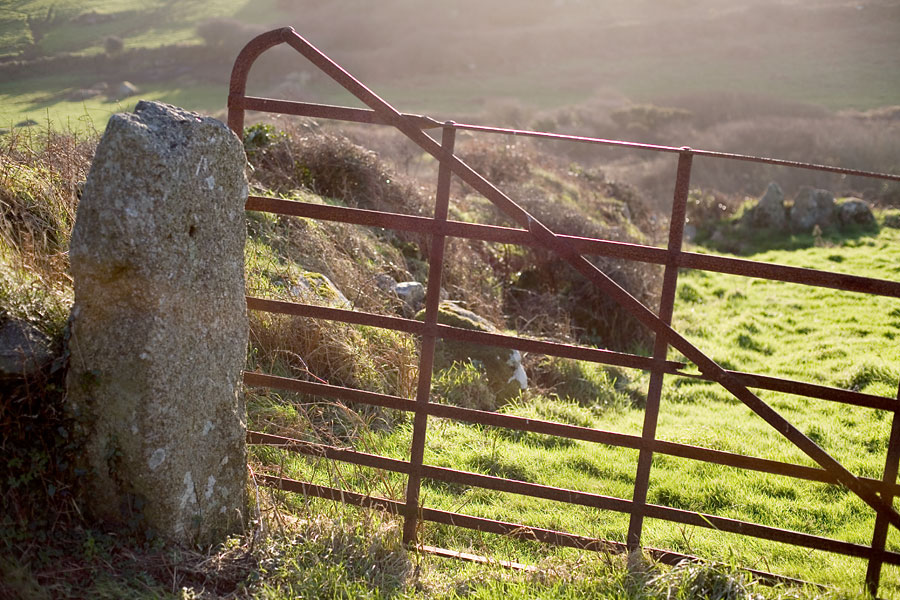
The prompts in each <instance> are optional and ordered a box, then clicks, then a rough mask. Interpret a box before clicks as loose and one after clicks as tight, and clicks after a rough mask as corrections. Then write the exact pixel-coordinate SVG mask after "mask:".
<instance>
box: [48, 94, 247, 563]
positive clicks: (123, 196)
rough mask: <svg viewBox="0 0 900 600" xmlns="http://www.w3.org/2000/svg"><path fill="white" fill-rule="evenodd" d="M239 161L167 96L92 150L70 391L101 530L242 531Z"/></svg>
mask: <svg viewBox="0 0 900 600" xmlns="http://www.w3.org/2000/svg"><path fill="white" fill-rule="evenodd" d="M245 165H246V157H245V155H244V152H243V145H242V143H241V140H240V139H239V138H238V137H237V136H236V135H235V134H234V133H232V132H231V130H229V129H228V128H227V127H226V126H225V125H224V124H222V123H221V122H219V121H217V120H215V119H212V118H209V117H202V116H200V115H198V114H196V113H191V112H188V111H185V110H182V109H179V108H176V107H173V106H169V105H166V104H161V103H158V102H140V103H138V105H137V107H136V108H135V112H134V113H133V114H118V115H114V116H113V117H112V118H111V119H110V121H109V124H108V125H107V128H106V132H105V133H104V135H103V138H102V139H101V140H100V143H99V145H98V146H97V151H96V155H95V157H94V161H93V164H92V165H91V170H90V173H89V175H88V178H87V182H86V184H85V187H84V193H83V195H82V198H81V202H80V203H79V205H78V210H77V214H76V220H75V226H74V230H73V232H72V241H71V248H70V252H69V257H70V261H71V273H72V277H73V281H74V289H75V303H74V306H73V309H72V315H71V335H70V343H69V346H70V353H71V356H70V363H69V364H70V370H69V372H68V375H67V381H66V386H67V395H68V409H69V411H70V412H71V416H72V417H73V418H74V419H75V420H76V422H77V424H78V427H77V430H76V432H75V433H76V435H77V436H78V438H79V439H80V440H81V442H82V444H83V450H82V452H81V459H80V460H81V465H80V468H81V469H83V470H84V471H85V473H86V474H85V476H84V482H83V483H84V489H83V490H82V493H83V494H84V499H85V508H86V509H87V512H88V514H89V515H90V516H91V517H92V518H93V519H95V520H98V521H101V522H104V523H107V524H108V525H111V526H114V527H120V528H125V527H128V528H133V527H135V525H137V526H138V527H139V528H140V529H141V530H143V531H145V532H146V533H147V534H148V535H149V534H150V533H151V532H152V533H153V534H155V535H160V536H162V537H164V538H167V539H170V540H172V541H175V542H179V543H183V544H190V545H201V546H207V545H210V544H216V543H219V542H221V541H223V540H224V539H225V538H226V537H227V535H229V534H231V533H233V532H235V531H238V530H240V529H241V528H242V526H243V523H245V522H246V514H245V513H246V508H247V498H246V485H247V475H246V474H247V462H246V444H245V436H246V416H245V409H244V404H243V398H242V396H241V393H240V385H241V370H242V368H243V367H244V364H245V360H246V350H247V342H248V323H247V311H246V301H245V297H244V244H245V241H246V224H245V213H244V203H245V201H246V198H247V179H246V176H245V172H244V168H245Z"/></svg>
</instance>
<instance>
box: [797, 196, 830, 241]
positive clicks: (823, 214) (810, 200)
mask: <svg viewBox="0 0 900 600" xmlns="http://www.w3.org/2000/svg"><path fill="white" fill-rule="evenodd" d="M790 215H791V228H792V229H793V230H794V231H802V232H804V233H807V232H810V231H812V230H813V227H815V226H816V225H818V226H819V228H820V229H825V228H826V227H830V226H831V225H832V224H833V223H832V219H833V217H834V194H832V193H831V192H829V191H828V190H817V189H813V188H811V187H804V188H802V189H801V190H800V191H799V192H797V195H796V196H795V197H794V205H793V206H792V207H791V213H790Z"/></svg>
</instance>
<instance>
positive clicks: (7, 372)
mask: <svg viewBox="0 0 900 600" xmlns="http://www.w3.org/2000/svg"><path fill="white" fill-rule="evenodd" d="M52 360H53V353H52V352H51V350H50V339H49V338H48V337H47V336H46V335H44V334H43V333H42V332H41V331H39V330H38V329H37V328H35V327H34V326H32V325H30V324H28V323H26V322H24V321H19V320H17V319H11V320H8V321H6V322H5V323H3V324H0V378H2V379H28V378H29V377H33V376H34V375H36V374H37V373H39V372H40V371H41V369H43V368H44V367H45V366H47V365H48V364H49V363H50V361H52Z"/></svg>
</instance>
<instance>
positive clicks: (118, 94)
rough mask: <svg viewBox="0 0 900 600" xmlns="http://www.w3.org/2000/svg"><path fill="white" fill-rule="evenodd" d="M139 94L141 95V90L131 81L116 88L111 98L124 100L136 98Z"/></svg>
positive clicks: (124, 82)
mask: <svg viewBox="0 0 900 600" xmlns="http://www.w3.org/2000/svg"><path fill="white" fill-rule="evenodd" d="M138 93H140V89H138V86H136V85H134V84H133V83H131V82H130V81H123V82H122V83H120V84H119V85H117V86H115V87H114V89H113V90H112V94H111V96H112V99H113V100H122V99H123V98H129V97H131V96H135V95H137V94H138Z"/></svg>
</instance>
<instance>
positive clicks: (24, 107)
mask: <svg viewBox="0 0 900 600" xmlns="http://www.w3.org/2000/svg"><path fill="white" fill-rule="evenodd" d="M91 83H93V82H90V83H87V84H86V85H90V84H91ZM84 85H85V82H84V81H79V80H78V79H77V78H72V77H67V76H52V77H45V78H40V79H34V80H28V81H26V82H24V83H16V82H8V81H7V82H2V83H0V129H4V128H5V129H9V128H11V127H13V126H14V125H16V124H17V123H20V122H22V121H25V120H28V119H30V120H32V121H35V122H37V123H38V124H39V125H40V126H43V127H46V124H47V122H48V120H49V122H51V123H52V124H53V128H54V129H62V130H68V131H92V130H95V129H96V130H100V131H102V130H103V128H105V127H106V121H107V120H109V117H111V116H112V115H114V114H115V113H119V112H130V111H133V110H134V106H135V105H136V104H137V103H138V101H139V100H159V101H161V102H166V103H168V104H173V105H175V106H180V107H182V108H186V109H188V110H194V111H198V112H203V113H212V114H216V115H218V116H220V117H222V118H224V117H223V115H224V112H225V105H226V101H227V94H226V90H225V88H224V87H222V86H218V85H213V84H203V85H190V84H183V85H181V84H154V85H142V86H141V87H140V93H139V94H138V95H136V96H133V97H131V98H126V99H123V100H121V101H110V100H106V99H104V98H102V97H101V98H88V99H86V100H82V101H69V100H58V99H56V97H55V95H48V93H47V90H50V89H54V90H57V91H59V90H67V89H68V90H75V89H79V88H81V87H84Z"/></svg>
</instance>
